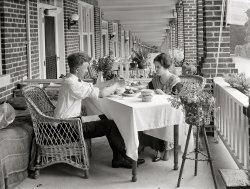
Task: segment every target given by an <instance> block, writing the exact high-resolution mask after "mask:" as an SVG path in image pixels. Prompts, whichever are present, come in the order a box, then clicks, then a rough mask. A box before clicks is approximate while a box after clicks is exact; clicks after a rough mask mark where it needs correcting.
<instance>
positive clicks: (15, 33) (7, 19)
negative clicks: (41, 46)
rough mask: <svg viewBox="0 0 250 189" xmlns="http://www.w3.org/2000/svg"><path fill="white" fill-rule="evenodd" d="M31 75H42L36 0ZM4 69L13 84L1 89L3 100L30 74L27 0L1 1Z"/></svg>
mask: <svg viewBox="0 0 250 189" xmlns="http://www.w3.org/2000/svg"><path fill="white" fill-rule="evenodd" d="M29 9H30V15H29V17H30V42H31V43H30V45H31V66H32V68H31V76H32V79H35V78H39V76H40V75H39V52H38V22H37V19H38V18H37V17H38V16H37V1H36V0H30V1H29ZM0 19H1V25H0V28H1V45H2V48H1V50H2V72H3V75H5V74H8V75H10V84H9V85H7V86H4V87H2V88H0V102H2V101H3V100H7V99H8V98H9V97H11V95H12V90H13V89H14V88H15V86H16V84H17V83H19V82H20V81H21V80H22V78H23V77H25V76H27V73H28V67H27V43H26V42H27V30H26V2H25V1H11V2H10V1H7V0H1V1H0Z"/></svg>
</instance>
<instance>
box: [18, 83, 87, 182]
mask: <svg viewBox="0 0 250 189" xmlns="http://www.w3.org/2000/svg"><path fill="white" fill-rule="evenodd" d="M22 92H23V95H24V97H25V100H26V103H27V106H28V109H29V111H30V114H31V118H32V122H33V127H34V132H35V139H36V144H37V152H36V153H37V154H36V162H35V174H34V178H38V176H39V170H40V169H41V168H44V167H47V166H50V165H53V164H56V163H67V164H70V165H72V166H74V167H77V168H80V169H82V170H84V173H85V175H84V176H85V178H88V174H89V173H88V170H89V156H88V149H87V145H86V142H85V140H84V136H83V131H82V123H81V119H80V118H70V119H55V118H54V117H53V114H54V109H55V106H54V105H53V104H52V102H51V101H50V100H49V97H48V96H47V94H46V92H45V91H44V90H43V89H41V88H39V87H37V86H32V85H29V86H26V87H24V88H23V89H22Z"/></svg>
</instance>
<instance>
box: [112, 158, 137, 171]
mask: <svg viewBox="0 0 250 189" xmlns="http://www.w3.org/2000/svg"><path fill="white" fill-rule="evenodd" d="M119 167H123V168H127V169H131V168H132V163H131V161H128V160H126V159H122V160H112V168H119Z"/></svg>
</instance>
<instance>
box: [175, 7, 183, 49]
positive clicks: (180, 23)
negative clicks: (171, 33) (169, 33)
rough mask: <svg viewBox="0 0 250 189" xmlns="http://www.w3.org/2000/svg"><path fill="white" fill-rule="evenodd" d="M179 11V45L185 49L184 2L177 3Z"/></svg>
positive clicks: (177, 10)
mask: <svg viewBox="0 0 250 189" xmlns="http://www.w3.org/2000/svg"><path fill="white" fill-rule="evenodd" d="M176 12H177V39H178V40H177V46H178V48H181V49H183V50H184V39H183V35H184V34H183V4H182V3H181V4H177V5H176Z"/></svg>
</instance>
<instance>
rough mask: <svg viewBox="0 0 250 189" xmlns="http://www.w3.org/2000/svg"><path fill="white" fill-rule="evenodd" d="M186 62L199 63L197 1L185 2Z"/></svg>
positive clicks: (186, 0)
mask: <svg viewBox="0 0 250 189" xmlns="http://www.w3.org/2000/svg"><path fill="white" fill-rule="evenodd" d="M182 2H183V17H184V24H183V26H184V27H183V28H184V55H185V60H194V61H195V62H196V61H197V30H196V27H197V1H196V0H183V1H182Z"/></svg>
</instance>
